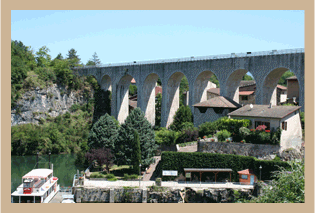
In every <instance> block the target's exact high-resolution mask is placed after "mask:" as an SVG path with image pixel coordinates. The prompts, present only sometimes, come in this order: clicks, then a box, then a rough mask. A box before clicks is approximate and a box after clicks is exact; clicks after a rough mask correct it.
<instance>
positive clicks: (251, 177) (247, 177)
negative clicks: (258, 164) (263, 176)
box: [237, 169, 258, 185]
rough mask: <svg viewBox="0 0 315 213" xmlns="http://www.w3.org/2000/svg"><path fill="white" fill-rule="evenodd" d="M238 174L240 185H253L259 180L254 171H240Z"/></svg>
mask: <svg viewBox="0 0 315 213" xmlns="http://www.w3.org/2000/svg"><path fill="white" fill-rule="evenodd" d="M237 173H238V174H239V181H240V183H243V184H248V185H253V184H254V183H255V182H257V180H258V179H257V177H256V175H255V174H254V172H253V170H251V169H245V170H242V171H238V172H237Z"/></svg>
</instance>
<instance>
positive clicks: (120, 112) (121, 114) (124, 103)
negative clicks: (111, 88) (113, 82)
mask: <svg viewBox="0 0 315 213" xmlns="http://www.w3.org/2000/svg"><path fill="white" fill-rule="evenodd" d="M132 78H133V77H132V76H131V75H128V74H126V75H124V76H123V77H122V78H121V79H120V80H119V82H118V84H117V90H116V102H117V105H116V106H117V120H118V121H119V123H124V122H125V120H126V118H127V116H128V115H129V85H130V83H131V80H132Z"/></svg>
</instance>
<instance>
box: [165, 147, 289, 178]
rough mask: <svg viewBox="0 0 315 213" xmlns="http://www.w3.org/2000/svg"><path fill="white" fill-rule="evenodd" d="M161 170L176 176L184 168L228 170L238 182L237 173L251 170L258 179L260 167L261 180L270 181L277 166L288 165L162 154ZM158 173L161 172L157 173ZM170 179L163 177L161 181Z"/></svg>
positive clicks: (205, 155) (241, 158)
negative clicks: (174, 172) (175, 172)
mask: <svg viewBox="0 0 315 213" xmlns="http://www.w3.org/2000/svg"><path fill="white" fill-rule="evenodd" d="M160 163H161V169H163V170H177V171H178V174H185V173H184V168H230V169H232V170H233V172H232V181H234V182H238V181H239V175H238V174H237V171H241V170H244V169H252V170H253V171H254V173H255V175H256V176H257V177H259V172H260V170H259V167H260V166H262V179H263V180H270V179H271V176H272V173H271V172H273V171H276V170H278V166H282V167H285V168H287V167H288V164H287V163H286V162H281V161H267V160H257V159H256V158H254V157H250V156H240V155H229V154H212V153H198V152H187V153H185V152H162V156H161V162H160ZM159 172H160V173H161V172H162V171H159ZM169 179H172V178H171V177H163V180H169Z"/></svg>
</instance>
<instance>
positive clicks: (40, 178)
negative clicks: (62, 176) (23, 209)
mask: <svg viewBox="0 0 315 213" xmlns="http://www.w3.org/2000/svg"><path fill="white" fill-rule="evenodd" d="M57 181H58V178H57V177H54V176H53V170H52V169H33V170H32V171H30V172H29V173H27V174H26V175H24V176H23V177H22V184H21V185H20V186H19V187H18V188H17V189H16V191H14V192H13V193H12V194H11V203H48V202H49V201H50V200H51V199H52V198H53V197H54V196H55V195H56V194H57V193H58V191H59V185H58V184H57Z"/></svg>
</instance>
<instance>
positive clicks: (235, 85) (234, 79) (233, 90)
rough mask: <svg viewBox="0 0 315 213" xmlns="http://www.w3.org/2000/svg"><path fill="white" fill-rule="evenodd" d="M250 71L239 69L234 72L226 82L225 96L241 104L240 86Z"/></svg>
mask: <svg viewBox="0 0 315 213" xmlns="http://www.w3.org/2000/svg"><path fill="white" fill-rule="evenodd" d="M247 72H248V71H247V70H245V69H238V70H235V71H233V72H232V73H231V74H230V75H229V77H228V79H227V80H226V82H225V96H226V97H228V98H231V99H233V100H234V101H235V102H237V103H239V85H240V82H241V80H242V78H243V76H244V75H245V74H246V73H247Z"/></svg>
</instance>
